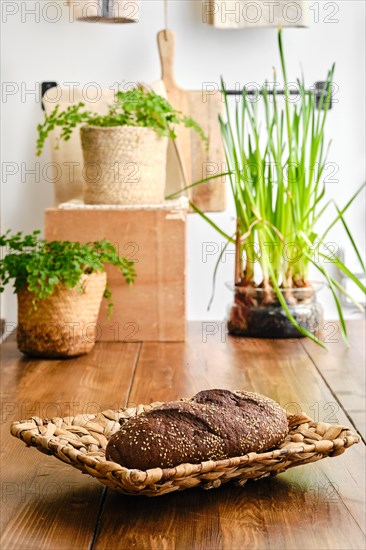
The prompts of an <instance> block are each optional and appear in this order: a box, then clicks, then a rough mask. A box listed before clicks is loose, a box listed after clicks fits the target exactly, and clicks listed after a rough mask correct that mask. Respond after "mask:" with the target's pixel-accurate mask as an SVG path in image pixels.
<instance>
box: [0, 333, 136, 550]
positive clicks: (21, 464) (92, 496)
mask: <svg viewBox="0 0 366 550" xmlns="http://www.w3.org/2000/svg"><path fill="white" fill-rule="evenodd" d="M139 347H140V344H131V343H130V344H124V345H123V344H99V345H98V346H97V347H96V348H95V349H94V350H93V351H92V352H91V353H90V354H89V355H88V356H84V357H80V358H78V359H73V360H66V361H37V360H30V359H26V358H23V357H22V355H21V354H20V353H19V352H18V351H17V350H16V346H15V342H14V340H10V341H7V342H6V343H5V344H3V346H2V376H1V382H2V384H1V390H2V418H1V489H2V491H1V492H2V495H1V496H2V503H1V505H2V513H1V532H2V535H1V542H0V548H1V549H2V550H10V549H14V550H31V549H32V550H39V549H52V550H66V549H77V550H79V549H87V548H89V547H90V545H91V543H92V540H93V535H94V530H95V526H96V523H97V521H98V517H99V514H100V508H101V501H102V498H103V495H104V492H105V489H103V487H102V486H101V485H100V484H99V483H98V482H97V481H96V480H94V479H92V478H91V477H88V476H82V475H81V474H80V472H78V471H77V470H75V469H74V468H70V467H69V466H67V465H66V464H63V463H61V462H59V461H58V460H56V459H55V458H54V457H49V456H46V455H42V454H41V453H39V452H37V451H36V450H35V449H27V448H26V446H25V445H24V444H21V443H20V442H19V441H17V440H16V439H15V438H13V437H11V436H10V433H9V429H10V424H11V422H13V421H15V420H20V419H25V418H29V417H31V416H33V415H36V416H40V417H42V418H50V417H53V416H60V415H62V416H64V415H65V416H66V415H69V414H71V415H73V414H74V413H75V414H77V413H78V412H87V413H88V412H89V413H94V412H96V411H98V410H105V409H106V408H110V407H116V406H120V407H121V406H124V404H125V401H126V399H127V395H128V391H129V387H130V382H131V379H132V375H133V371H134V368H135V365H136V361H137V356H138V352H139Z"/></svg>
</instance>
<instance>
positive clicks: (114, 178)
mask: <svg viewBox="0 0 366 550" xmlns="http://www.w3.org/2000/svg"><path fill="white" fill-rule="evenodd" d="M81 143H82V147H83V156H84V180H85V186H84V192H83V196H84V202H85V203H86V204H123V205H130V206H132V205H145V204H161V203H162V202H164V195H165V179H166V161H167V149H168V138H167V137H160V136H159V135H158V134H157V133H156V132H155V131H154V130H152V129H151V128H143V127H134V126H117V127H96V126H83V127H82V128H81Z"/></svg>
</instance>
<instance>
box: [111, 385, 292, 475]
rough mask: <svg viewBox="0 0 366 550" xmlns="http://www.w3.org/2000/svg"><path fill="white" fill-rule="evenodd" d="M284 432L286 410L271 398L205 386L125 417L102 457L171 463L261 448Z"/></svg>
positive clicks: (143, 466)
mask: <svg viewBox="0 0 366 550" xmlns="http://www.w3.org/2000/svg"><path fill="white" fill-rule="evenodd" d="M287 433H288V424H287V415H286V412H285V411H284V410H283V409H282V408H281V407H280V406H279V405H278V404H277V403H276V402H275V401H272V399H269V398H268V397H265V396H263V395H259V394H255V393H249V392H238V393H236V392H231V391H228V390H205V391H201V392H199V393H198V394H197V395H195V396H194V397H193V398H192V399H191V400H190V401H188V402H182V401H174V402H171V403H164V404H163V405H161V406H160V407H159V408H156V409H153V410H151V411H149V412H147V413H143V414H141V415H139V416H137V417H135V418H131V419H129V420H127V421H126V422H125V423H124V424H123V425H122V427H121V429H120V430H119V431H118V432H116V433H115V434H114V435H113V436H112V437H111V439H110V440H109V442H108V445H107V449H106V458H107V460H112V461H113V462H117V463H118V464H121V465H122V466H125V467H126V468H137V469H140V470H147V469H149V468H156V467H160V468H171V467H174V466H178V465H179V464H182V463H185V462H189V463H192V464H195V463H199V462H202V461H205V460H221V459H224V458H230V457H233V456H241V455H243V454H246V453H248V452H256V451H266V450H268V449H271V448H272V447H274V446H276V445H277V444H278V443H280V442H281V441H283V440H284V438H285V437H286V435H287Z"/></svg>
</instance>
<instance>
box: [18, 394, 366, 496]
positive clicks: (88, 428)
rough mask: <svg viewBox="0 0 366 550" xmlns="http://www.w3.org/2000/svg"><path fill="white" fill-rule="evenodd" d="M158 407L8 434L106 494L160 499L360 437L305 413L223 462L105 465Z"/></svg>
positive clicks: (257, 473)
mask: <svg viewBox="0 0 366 550" xmlns="http://www.w3.org/2000/svg"><path fill="white" fill-rule="evenodd" d="M159 405H161V403H154V404H152V405H139V406H138V407H131V408H128V409H122V410H119V411H114V410H108V411H104V412H103V413H100V414H98V415H95V414H93V415H91V414H88V415H87V414H85V415H82V414H80V415H78V416H75V417H67V418H52V419H51V420H41V419H40V418H36V417H33V418H31V419H29V420H26V421H22V422H14V423H13V424H12V426H11V433H12V435H14V436H15V437H18V438H19V439H21V440H23V441H24V442H25V443H26V444H27V445H29V446H30V445H31V446H33V447H36V448H37V449H38V450H39V451H41V452H43V453H46V454H52V455H54V456H55V457H56V458H58V459H59V460H62V461H63V462H66V463H67V464H70V465H71V466H74V467H75V468H78V469H79V470H81V471H82V472H83V473H86V474H90V475H91V476H93V477H95V478H97V479H98V480H99V481H100V482H101V483H103V484H104V485H107V487H110V488H111V489H115V490H117V491H119V492H121V493H125V494H129V495H147V496H160V495H164V494H166V493H171V492H173V491H182V490H184V489H190V488H192V487H202V488H203V489H216V488H217V487H219V486H220V485H222V484H224V483H227V482H228V481H236V482H237V483H238V484H239V485H244V483H245V482H246V481H247V480H248V479H260V478H262V477H268V476H274V475H276V474H279V473H281V472H284V471H285V470H286V469H287V468H292V467H293V466H300V465H301V464H307V463H309V462H316V461H318V460H321V459H322V458H326V457H328V456H338V455H340V454H342V453H344V451H345V450H346V449H347V448H348V447H351V445H354V444H355V443H358V442H359V440H360V438H359V437H358V435H356V434H354V433H352V432H351V431H350V430H349V429H348V428H345V427H344V426H338V425H334V424H325V423H323V422H314V421H313V420H311V419H310V418H309V417H308V416H306V414H304V413H302V414H299V415H288V421H289V435H288V436H287V438H286V440H285V441H284V443H282V444H281V445H280V446H279V447H278V448H276V449H273V450H271V451H268V452H264V453H249V454H246V455H244V456H238V457H235V458H230V459H226V460H219V461H216V462H215V461H212V460H210V461H207V462H201V463H200V464H180V465H179V466H177V467H176V468H167V469H161V468H154V469H151V470H147V471H141V470H134V469H127V468H124V467H123V466H120V465H119V464H116V463H115V462H110V461H107V460H106V458H105V449H106V446H107V442H108V439H109V438H110V437H111V435H112V434H113V433H115V432H116V431H117V430H119V428H120V423H119V421H120V420H122V421H123V420H127V419H128V418H131V417H133V416H136V415H138V414H140V413H141V412H143V411H149V410H151V409H152V408H154V407H156V406H159Z"/></svg>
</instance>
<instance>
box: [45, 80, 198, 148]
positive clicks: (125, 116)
mask: <svg viewBox="0 0 366 550" xmlns="http://www.w3.org/2000/svg"><path fill="white" fill-rule="evenodd" d="M80 124H82V125H87V126H97V127H100V128H105V127H116V126H137V127H144V128H151V129H153V130H154V131H155V132H156V133H157V134H158V135H160V136H165V137H169V138H170V139H173V140H174V139H175V138H176V133H175V126H177V125H179V124H183V125H184V126H185V127H186V128H192V129H193V130H194V131H196V132H197V133H198V134H199V135H200V136H201V138H202V140H203V141H205V142H207V137H206V136H205V133H204V132H203V130H202V128H201V127H200V126H199V124H198V123H197V122H196V121H195V120H194V119H193V118H192V117H190V116H186V115H184V114H183V113H181V112H180V111H177V110H176V109H174V108H173V107H172V106H171V105H170V103H169V102H168V101H167V100H166V99H165V98H163V97H162V96H160V95H158V94H156V93H155V92H154V91H152V90H147V89H145V88H144V87H141V86H140V87H137V88H134V89H132V90H129V91H127V92H117V94H116V96H115V101H114V102H113V103H112V104H111V105H110V106H109V110H108V113H107V114H106V115H100V114H97V113H92V112H90V111H86V110H85V104H84V103H78V104H77V105H71V106H69V107H68V108H67V109H66V110H65V111H60V108H59V105H57V106H56V107H55V108H54V110H53V111H52V113H51V114H50V115H48V116H47V115H45V119H44V122H43V123H42V124H39V125H38V127H37V130H38V139H37V156H39V155H41V153H42V150H43V147H44V144H45V142H46V139H47V137H48V135H49V134H50V132H52V131H53V130H54V129H55V128H56V127H59V128H61V134H60V139H61V140H64V141H68V140H69V139H70V138H71V135H72V133H73V132H74V131H75V129H76V127H77V126H79V125H80Z"/></svg>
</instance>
